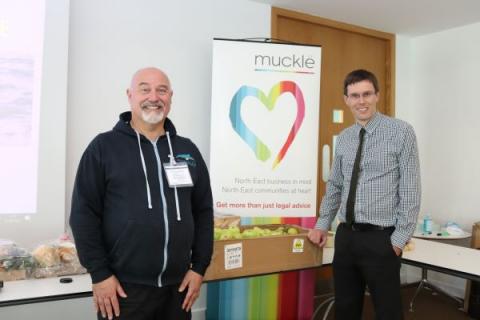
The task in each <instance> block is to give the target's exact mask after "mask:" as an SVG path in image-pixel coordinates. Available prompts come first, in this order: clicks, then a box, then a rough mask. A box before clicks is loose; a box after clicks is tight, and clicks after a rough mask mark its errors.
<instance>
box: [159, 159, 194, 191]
mask: <svg viewBox="0 0 480 320" xmlns="http://www.w3.org/2000/svg"><path fill="white" fill-rule="evenodd" d="M163 168H164V169H165V174H166V175H167V181H168V185H169V187H170V188H174V187H177V188H181V187H191V186H193V181H192V176H190V170H188V165H187V164H186V163H185V162H177V163H164V164H163Z"/></svg>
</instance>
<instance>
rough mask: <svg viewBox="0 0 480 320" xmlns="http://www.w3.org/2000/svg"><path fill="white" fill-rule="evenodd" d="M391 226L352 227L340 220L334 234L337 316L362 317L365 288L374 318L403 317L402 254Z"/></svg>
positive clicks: (348, 319) (393, 319)
mask: <svg viewBox="0 0 480 320" xmlns="http://www.w3.org/2000/svg"><path fill="white" fill-rule="evenodd" d="M391 233H392V230H376V231H353V230H351V229H349V228H348V227H347V226H346V225H345V224H340V226H339V227H338V229H337V232H336V236H335V255H334V258H333V279H334V287H335V318H336V319H338V320H356V319H361V318H362V310H363V299H364V296H365V288H366V287H368V291H369V292H370V296H371V297H372V301H373V305H374V310H375V319H377V320H396V319H403V311H402V302H401V296H400V265H401V262H400V257H397V255H396V254H395V251H393V248H392V243H391V240H390V235H391Z"/></svg>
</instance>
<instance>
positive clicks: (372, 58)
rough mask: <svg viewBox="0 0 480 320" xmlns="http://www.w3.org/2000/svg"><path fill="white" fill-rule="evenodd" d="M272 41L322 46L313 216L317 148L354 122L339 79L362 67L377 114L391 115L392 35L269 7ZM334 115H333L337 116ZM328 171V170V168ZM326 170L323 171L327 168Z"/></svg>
mask: <svg viewBox="0 0 480 320" xmlns="http://www.w3.org/2000/svg"><path fill="white" fill-rule="evenodd" d="M272 38H274V39H280V40H285V41H292V42H297V43H303V44H314V45H320V46H322V69H321V79H320V119H319V121H320V132H319V148H318V150H319V154H318V179H317V180H318V191H317V212H318V208H319V205H320V201H321V199H322V197H323V195H324V193H325V182H324V181H323V179H322V176H323V175H322V168H323V157H322V153H323V152H322V149H323V147H324V146H325V145H327V146H329V147H330V152H329V154H330V160H332V159H333V144H332V141H333V137H334V136H336V135H338V134H339V133H340V132H341V131H342V130H343V129H345V128H347V127H349V126H350V125H352V124H353V123H354V119H353V116H352V115H351V113H350V110H349V109H348V107H347V106H345V104H344V101H343V80H344V78H345V76H346V75H347V74H348V73H349V72H350V71H352V70H354V69H359V68H363V69H367V70H370V71H372V72H373V73H374V74H375V75H376V76H377V78H378V81H379V86H380V99H379V103H378V105H377V108H378V110H379V111H380V112H382V113H384V114H387V115H390V116H393V115H394V63H395V57H394V52H395V36H394V35H393V34H389V33H384V32H379V31H375V30H370V29H366V28H362V27H357V26H353V25H349V24H345V23H340V22H336V21H332V20H328V19H324V18H319V17H315V16H311V15H307V14H302V13H298V12H293V11H289V10H284V9H279V8H272ZM334 110H341V111H343V123H338V122H337V123H334V121H333V113H334ZM337 114H338V112H337ZM328 167H329V166H328ZM327 171H328V170H327Z"/></svg>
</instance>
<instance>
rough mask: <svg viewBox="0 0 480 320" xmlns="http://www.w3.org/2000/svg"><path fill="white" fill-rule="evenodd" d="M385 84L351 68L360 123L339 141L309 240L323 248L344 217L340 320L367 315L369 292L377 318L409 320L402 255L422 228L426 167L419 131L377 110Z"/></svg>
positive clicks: (337, 278) (350, 96) (348, 88)
mask: <svg viewBox="0 0 480 320" xmlns="http://www.w3.org/2000/svg"><path fill="white" fill-rule="evenodd" d="M378 99H379V87H378V81H377V78H376V77H375V75H374V74H372V73H371V72H369V71H366V70H355V71H352V72H351V73H349V74H348V75H347V76H346V78H345V81H344V101H345V104H346V105H347V106H348V107H349V108H350V110H351V112H352V114H353V117H354V118H355V121H356V123H355V124H354V125H353V126H351V127H349V128H347V129H345V130H343V131H342V132H341V133H340V135H339V136H338V138H337V145H336V150H335V158H334V161H333V166H332V171H331V173H330V178H329V181H328V183H327V190H326V193H325V196H324V197H323V200H322V204H321V208H320V216H319V218H318V221H317V223H316V225H315V229H313V230H311V231H310V232H309V235H308V237H309V239H310V240H311V241H312V242H313V243H316V244H318V245H319V246H324V245H325V243H326V240H327V230H328V229H329V228H330V225H331V223H332V221H333V219H334V218H335V216H336V215H337V214H338V219H339V221H340V224H339V226H338V228H337V231H336V236H335V255H334V259H333V277H334V288H335V316H336V319H345V320H355V319H361V316H362V309H363V298H364V294H365V289H366V287H368V291H369V292H370V295H371V297H372V301H373V305H374V309H375V313H376V316H375V319H384V320H387V319H388V320H394V319H403V312H402V305H401V297H400V265H401V261H400V255H401V253H402V249H403V247H404V246H405V244H406V243H407V242H408V241H409V239H410V238H411V236H412V234H413V232H414V231H415V226H416V221H417V216H418V212H419V209H420V193H421V190H420V171H419V170H420V169H419V160H418V150H417V142H416V137H415V133H414V131H413V128H412V127H411V126H410V125H409V124H408V123H406V122H404V121H401V120H398V119H393V118H390V117H387V116H385V115H383V114H381V113H379V112H378V111H377V103H378Z"/></svg>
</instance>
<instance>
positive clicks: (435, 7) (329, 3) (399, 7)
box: [253, 0, 480, 36]
mask: <svg viewBox="0 0 480 320" xmlns="http://www.w3.org/2000/svg"><path fill="white" fill-rule="evenodd" d="M253 1H255V2H261V3H266V4H270V5H272V6H274V7H279V8H284V9H290V10H294V11H299V12H303V13H308V14H311V15H314V16H318V17H322V18H328V19H332V20H336V21H341V22H345V23H350V24H354V25H357V26H362V27H366V28H371V29H375V30H379V31H385V32H390V33H396V34H401V35H406V36H420V35H424V34H428V33H433V32H438V31H442V30H446V29H451V28H455V27H460V26H464V25H468V24H472V23H476V22H480V0H415V1H413V0H253Z"/></svg>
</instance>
